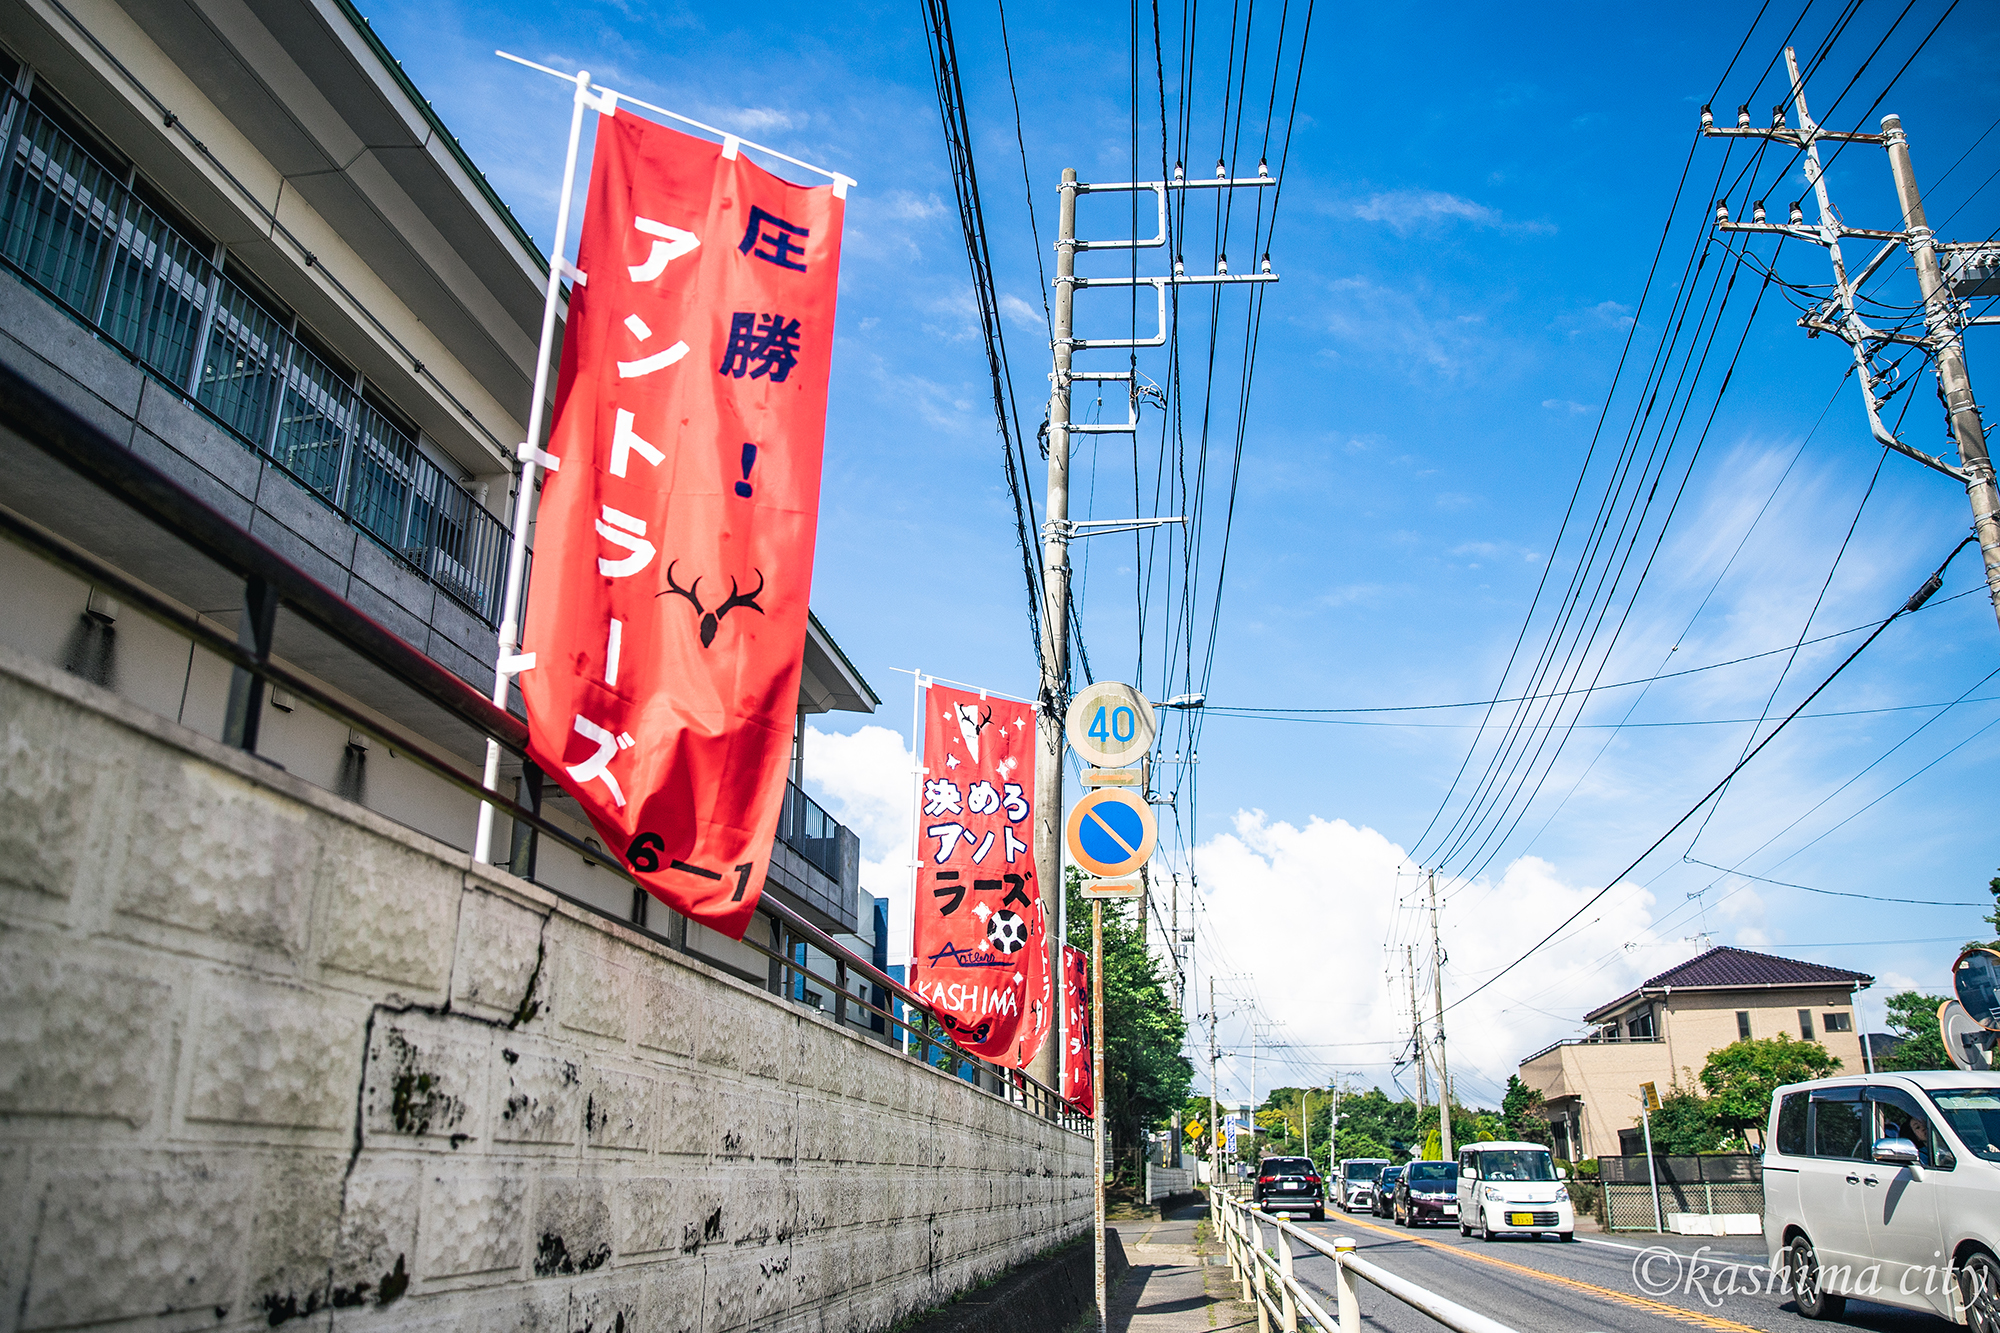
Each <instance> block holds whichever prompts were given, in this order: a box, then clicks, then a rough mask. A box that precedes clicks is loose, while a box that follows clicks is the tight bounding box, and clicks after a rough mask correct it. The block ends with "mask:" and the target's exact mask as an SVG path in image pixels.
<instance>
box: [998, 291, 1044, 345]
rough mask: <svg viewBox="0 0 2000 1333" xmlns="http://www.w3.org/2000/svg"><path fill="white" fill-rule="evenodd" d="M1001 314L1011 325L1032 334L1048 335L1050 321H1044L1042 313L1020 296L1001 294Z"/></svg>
mask: <svg viewBox="0 0 2000 1333" xmlns="http://www.w3.org/2000/svg"><path fill="white" fill-rule="evenodd" d="M1000 313H1001V314H1002V315H1004V316H1006V318H1007V321H1008V322H1009V323H1011V324H1013V325H1015V326H1016V327H1018V328H1023V329H1026V330H1027V331H1028V332H1030V333H1040V334H1043V335H1046V334H1047V332H1048V327H1049V326H1048V321H1047V320H1045V319H1043V317H1042V312H1041V311H1039V310H1037V309H1035V308H1034V307H1033V306H1031V305H1029V304H1028V303H1027V302H1026V301H1023V300H1022V299H1021V298H1020V297H1018V296H1011V295H1008V294H1007V293H1005V292H1003V293H1001V295H1000Z"/></svg>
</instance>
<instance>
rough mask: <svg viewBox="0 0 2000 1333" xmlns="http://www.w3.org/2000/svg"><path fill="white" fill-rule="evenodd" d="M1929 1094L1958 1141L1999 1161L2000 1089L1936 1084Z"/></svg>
mask: <svg viewBox="0 0 2000 1333" xmlns="http://www.w3.org/2000/svg"><path fill="white" fill-rule="evenodd" d="M1930 1098H1931V1100H1932V1101H1933V1102H1935V1103H1937V1108H1938V1110H1940V1111H1942V1112H1944V1119H1945V1123H1946V1124H1948V1125H1950V1126H1951V1130H1952V1133H1954V1134H1956V1135H1958V1138H1959V1141H1960V1142H1961V1143H1963V1144H1964V1145H1965V1146H1966V1147H1968V1148H1970V1149H1971V1150H1972V1151H1973V1152H1975V1153H1977V1154H1978V1155H1979V1156H1981V1157H1984V1158H1985V1159H1986V1160H1987V1161H1989V1162H2000V1091H1996V1090H1994V1089H1991V1088H1938V1089H1935V1090H1933V1091H1932V1092H1931V1094H1930Z"/></svg>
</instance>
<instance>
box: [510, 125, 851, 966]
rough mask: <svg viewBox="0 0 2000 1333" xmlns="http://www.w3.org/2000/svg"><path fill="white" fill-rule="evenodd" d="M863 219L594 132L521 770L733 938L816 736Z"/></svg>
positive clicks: (733, 170) (531, 618)
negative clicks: (851, 274)
mask: <svg viewBox="0 0 2000 1333" xmlns="http://www.w3.org/2000/svg"><path fill="white" fill-rule="evenodd" d="M731 147H732V148H733V145H732V146H731ZM844 211H845V204H844V203H843V202H842V201H841V200H839V199H836V198H835V197H834V193H833V189H832V187H830V186H829V187H822V188H818V189H807V188H805V187H803V186H798V185H792V184H790V183H788V182H786V181H783V180H780V179H779V178H778V177H776V176H773V175H772V174H771V173H769V172H767V171H765V170H764V169H763V168H761V167H759V166H756V165H755V164H754V163H752V162H750V161H749V160H747V159H746V158H744V157H742V156H741V155H740V154H738V153H736V152H734V151H728V150H725V148H724V146H723V145H721V144H715V143H709V142H707V141H705V140H702V139H695V138H691V137H689V136H687V135H685V134H679V133H676V132H675V131H673V130H669V129H666V128H664V127H662V126H660V125H657V124H654V123H653V122H651V121H648V120H644V119H640V118H638V117H635V116H632V115H628V114H627V113H625V112H623V111H620V112H618V113H617V114H616V115H613V116H611V117H608V118H606V119H604V120H601V121H600V122H599V124H598V130H597V150H596V159H595V162H594V164H593V166H592V168H591V176H590V193H589V199H588V204H587V207H586V209H585V213H584V223H583V230H582V233H581V238H580V242H579V244H578V248H577V267H578V269H579V270H580V272H581V276H580V277H579V278H578V279H577V282H576V285H575V287H574V289H573V290H572V291H571V294H570V305H569V320H568V324H567V326H566V327H565V330H564V334H563V355H562V369H561V373H560V376H559V378H558V380H557V388H556V410H555V425H554V429H553V431H552V432H551V434H550V438H549V444H548V452H549V454H550V455H552V457H553V459H554V461H552V462H551V463H549V464H548V466H549V467H550V469H551V472H550V475H549V478H548V483H547V485H546V487H545V488H544V490H543V492H542V500H541V508H540V511H539V513H538V515H537V517H536V527H535V565H534V587H533V589H532V591H531V593H530V595H529V597H528V603H527V605H528V612H527V622H526V626H525V633H524V635H523V639H522V647H523V649H524V651H527V652H532V653H533V654H534V655H535V658H536V664H535V665H534V666H533V667H532V668H530V669H528V670H526V671H523V672H522V673H521V676H520V684H521V694H522V697H523V698H524V699H525V700H526V701H527V706H528V728H529V744H528V748H529V753H530V754H531V755H532V756H533V758H534V760H535V762H536V763H537V764H539V765H541V767H542V769H543V770H544V771H545V772H547V773H548V774H549V775H550V776H551V777H553V778H554V779H555V780H556V781H557V782H558V783H560V784H561V785H562V788H563V790H565V791H567V792H568V793H569V794H570V795H571V796H574V797H575V798H576V799H577V801H578V802H579V803H580V804H581V805H582V806H583V809H584V812H585V813H586V814H588V815H589V816H590V821H591V823H592V824H593V825H595V826H596V828H597V830H598V832H599V833H600V834H601V835H602V836H603V838H604V840H605V844H606V847H607V849H608V850H611V851H613V852H616V853H618V854H620V855H622V856H623V857H624V859H625V862H626V864H627V865H629V866H631V868H632V869H633V870H634V871H635V872H637V873H638V875H639V877H640V878H641V880H642V881H643V882H644V883H645V885H646V887H647V889H648V890H650V891H651V892H652V893H653V895H654V896H655V897H657V898H659V899H661V900H662V901H663V902H665V903H667V904H668V905H669V906H670V907H673V908H674V909H676V910H677V911H680V912H684V913H686V914H687V915H689V916H691V917H693V918H695V919H696V920H698V921H700V922H702V923H703V924H704V925H707V926H710V927H712V928H714V929H716V930H719V931H721V932H723V933H724V934H727V935H729V936H730V937H731V938H733V939H741V938H742V936H743V932H744V929H745V927H746V926H747V925H748V924H749V921H750V917H751V913H752V912H753V911H754V910H755V908H756V906H757V900H758V898H759V897H760V895H761V894H762V892H763V885H764V875H765V870H766V868H767V866H768V863H769V860H770V855H771V841H772V838H773V837H774V836H775V835H776V833H777V826H778V814H779V809H780V806H781V804H782V802H783V800H784V795H785V767H786V764H787V763H788V761H789V758H790V754H791V746H792V729H793V725H794V722H795V720H796V718H797V716H798V707H799V672H800V667H801V663H802V660H803V655H804V647H805V635H806V614H807V612H806V599H807V595H808V593H809V592H810V590H811V588H812V561H813V540H814V535H815V530H816V527H817V523H818V515H819V482H820V454H821V447H822V444H823V438H824V433H825V425H826V391H827V367H828V360H829V358H830V357H831V355H832V352H833V314H834V287H835V278H836V276H837V273H838V270H839V267H840V232H841V223H842V219H843V215H844Z"/></svg>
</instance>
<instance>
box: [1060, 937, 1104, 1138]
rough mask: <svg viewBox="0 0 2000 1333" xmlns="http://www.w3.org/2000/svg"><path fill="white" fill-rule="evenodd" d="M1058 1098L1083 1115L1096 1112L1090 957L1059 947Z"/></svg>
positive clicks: (1065, 946)
mask: <svg viewBox="0 0 2000 1333" xmlns="http://www.w3.org/2000/svg"><path fill="white" fill-rule="evenodd" d="M1062 969H1063V1063H1062V1098H1063V1100H1064V1101H1066V1102H1068V1103H1069V1104H1070V1105H1071V1106H1074V1107H1075V1108H1076V1109H1077V1110H1079V1111H1081V1112H1083V1113H1084V1114H1085V1115H1094V1114H1096V1111H1097V1099H1096V1090H1095V1088H1094V1087H1093V1086H1092V1079H1091V1076H1090V1074H1091V1061H1090V1054H1091V1045H1090V1038H1091V1027H1090V955H1089V954H1087V953H1085V952H1084V951H1083V950H1081V949H1079V948H1077V947H1076V946H1075V945H1074V944H1065V945H1063V961H1062Z"/></svg>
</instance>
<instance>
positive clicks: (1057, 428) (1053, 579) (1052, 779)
mask: <svg viewBox="0 0 2000 1333" xmlns="http://www.w3.org/2000/svg"><path fill="white" fill-rule="evenodd" d="M1075 274H1076V169H1075V168H1074V167H1064V168H1063V174H1062V208H1061V211H1060V212H1059V213H1058V214H1057V215H1056V292H1055V296H1056V300H1055V310H1054V317H1055V357H1056V365H1055V374H1054V375H1053V376H1052V377H1051V381H1050V393H1049V487H1048V498H1047V500H1046V501H1045V509H1046V519H1047V521H1046V522H1045V523H1044V524H1043V525H1042V688H1041V695H1040V698H1039V699H1038V700H1037V701H1036V702H1037V712H1038V717H1037V719H1036V721H1037V725H1038V728H1039V734H1040V737H1041V742H1042V752H1041V753H1040V754H1039V755H1037V756H1036V757H1035V875H1036V877H1037V878H1038V879H1040V880H1041V882H1042V893H1043V895H1044V898H1045V899H1046V897H1047V895H1048V894H1050V893H1054V894H1055V895H1056V896H1057V899H1058V901H1065V900H1066V899H1067V895H1068V890H1067V888H1066V886H1065V885H1064V884H1063V875H1062V844H1063V709H1064V708H1066V707H1067V706H1068V704H1069V697H1068V695H1069V689H1068V683H1069V385H1070V361H1071V359H1072V357H1073V355H1074V352H1075V347H1074V343H1073V340H1072V338H1071V336H1070V335H1071V330H1072V329H1073V328H1074V326H1075V308H1076V286H1075V284H1074V283H1070V282H1065V281H1063V279H1065V278H1070V277H1073V276H1075ZM1049 975H1050V976H1054V977H1059V976H1061V975H1062V941H1061V940H1060V939H1058V938H1057V937H1056V935H1055V934H1054V933H1053V932H1051V933H1050V935H1049ZM1093 984H1094V983H1093ZM1060 1015H1061V1007H1060V1006H1058V1007H1057V1011H1056V1013H1055V1014H1053V1015H1051V1019H1052V1020H1059V1018H1060ZM1049 1037H1050V1040H1047V1041H1044V1042H1043V1043H1042V1049H1041V1050H1040V1052H1038V1053H1037V1054H1036V1056H1035V1058H1034V1060H1033V1061H1032V1062H1031V1065H1030V1068H1029V1071H1028V1072H1029V1073H1030V1074H1032V1075H1033V1076H1034V1077H1035V1078H1038V1079H1040V1080H1041V1081H1042V1082H1043V1083H1045V1084H1048V1085H1051V1086H1053V1085H1054V1083H1055V1081H1056V1078H1057V1076H1058V1073H1057V1071H1058V1069H1059V1066H1058V1065H1057V1063H1056V1054H1057V1052H1058V1051H1060V1050H1061V1049H1062V1039H1063V1033H1062V1030H1061V1024H1060V1022H1059V1021H1052V1022H1051V1023H1050V1027H1049ZM1098 1096H1099V1097H1100V1098H1102V1096H1103V1090H1102V1087H1101V1085H1100V1087H1099V1089H1098ZM1099 1229H1100V1231H1101V1230H1102V1228H1099Z"/></svg>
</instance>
